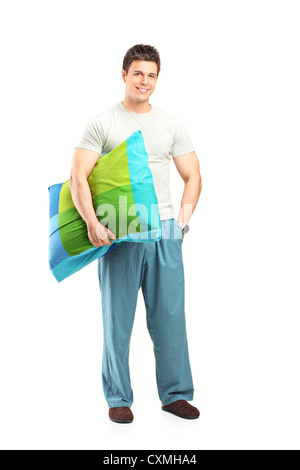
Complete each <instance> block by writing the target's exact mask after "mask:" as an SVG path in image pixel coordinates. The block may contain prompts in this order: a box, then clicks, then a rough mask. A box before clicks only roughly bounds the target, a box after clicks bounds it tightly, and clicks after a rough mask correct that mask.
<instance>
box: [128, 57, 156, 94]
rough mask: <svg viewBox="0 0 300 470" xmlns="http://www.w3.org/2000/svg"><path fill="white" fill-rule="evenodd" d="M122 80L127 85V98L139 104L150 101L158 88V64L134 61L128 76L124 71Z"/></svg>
mask: <svg viewBox="0 0 300 470" xmlns="http://www.w3.org/2000/svg"><path fill="white" fill-rule="evenodd" d="M122 79H123V81H124V82H125V83H126V96H128V97H129V98H130V99H132V100H134V101H138V102H143V101H148V100H149V97H150V95H151V94H152V93H153V91H154V89H155V86H156V81H157V64H156V62H147V61H146V60H134V61H133V62H132V63H131V65H130V68H129V70H128V73H127V75H125V71H124V70H122Z"/></svg>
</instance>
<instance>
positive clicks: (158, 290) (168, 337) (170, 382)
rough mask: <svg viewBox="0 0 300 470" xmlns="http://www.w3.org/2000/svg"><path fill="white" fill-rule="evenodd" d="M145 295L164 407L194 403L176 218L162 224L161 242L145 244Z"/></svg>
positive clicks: (180, 245)
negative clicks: (178, 402)
mask: <svg viewBox="0 0 300 470" xmlns="http://www.w3.org/2000/svg"><path fill="white" fill-rule="evenodd" d="M145 245H146V247H145V249H146V256H145V259H146V261H145V267H144V274H143V279H142V292H143V296H144V300H145V305H146V311H147V327H148V331H149V334H150V336H151V339H152V342H153V346H154V354H155V360H156V381H157V387H158V395H159V398H160V400H161V402H162V404H163V405H168V404H170V403H172V402H173V401H176V400H180V399H183V400H192V399H193V394H194V388H193V380H192V374H191V368H190V362H189V352H188V343H187V336H186V323H185V311H184V269H183V261H182V233H181V229H180V228H179V226H178V224H177V222H176V220H175V219H168V220H163V221H162V239H161V240H160V241H159V242H157V243H148V244H145Z"/></svg>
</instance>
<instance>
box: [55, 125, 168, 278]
mask: <svg viewBox="0 0 300 470" xmlns="http://www.w3.org/2000/svg"><path fill="white" fill-rule="evenodd" d="M88 183H89V186H90V189H91V193H92V199H93V206H94V209H95V212H96V215H97V218H98V220H99V221H100V222H101V223H102V224H103V225H105V226H106V227H108V228H109V229H110V230H112V231H113V232H114V233H115V234H116V236H117V240H116V241H114V240H112V239H110V241H111V245H104V246H100V247H98V248H96V247H95V246H94V245H92V243H91V242H90V240H89V238H88V234H87V226H86V223H85V221H84V220H83V219H82V217H81V216H80V214H79V212H78V211H77V209H76V207H75V205H74V203H73V200H72V196H71V191H70V186H69V180H67V181H66V182H65V183H60V184H54V185H52V186H50V187H49V188H48V190H49V199H50V211H49V212H50V213H49V215H50V238H49V265H50V269H51V271H52V273H53V275H54V277H55V278H56V280H57V281H58V282H61V281H62V280H63V279H65V278H67V277H68V276H70V275H71V274H73V273H75V272H76V271H78V270H80V269H82V268H83V267H84V266H86V265H87V264H89V263H91V262H92V261H94V260H96V259H97V258H100V257H102V256H104V255H106V254H107V253H109V252H110V251H112V250H114V249H116V248H117V247H118V246H119V245H120V244H121V243H123V242H124V241H129V242H155V241H158V240H160V239H161V221H160V216H159V210H158V202H157V197H156V193H155V189H154V186H153V177H152V173H151V171H150V168H149V165H148V155H147V152H146V149H145V144H144V139H143V135H142V132H141V131H140V130H138V131H136V132H134V133H133V134H132V135H131V136H130V137H128V138H127V139H126V140H124V142H122V143H121V144H120V145H118V146H117V147H116V148H114V149H113V150H112V151H111V152H109V153H107V154H105V155H102V156H100V157H99V159H98V161H97V163H96V165H95V167H94V169H93V171H92V172H91V174H90V176H89V178H88Z"/></svg>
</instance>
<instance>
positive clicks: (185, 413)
mask: <svg viewBox="0 0 300 470" xmlns="http://www.w3.org/2000/svg"><path fill="white" fill-rule="evenodd" d="M162 409H163V410H164V411H168V412H169V413H173V414H174V415H176V416H179V417H180V418H185V419H196V418H199V416H200V411H199V410H198V409H197V408H196V407H195V406H192V405H190V404H189V403H188V402H187V401H186V400H177V401H174V402H173V403H170V404H169V405H164V406H162Z"/></svg>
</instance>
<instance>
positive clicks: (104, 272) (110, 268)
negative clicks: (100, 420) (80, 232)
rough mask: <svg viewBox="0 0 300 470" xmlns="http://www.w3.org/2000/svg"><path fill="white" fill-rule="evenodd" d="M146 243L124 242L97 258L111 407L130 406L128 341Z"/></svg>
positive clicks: (104, 366)
mask: <svg viewBox="0 0 300 470" xmlns="http://www.w3.org/2000/svg"><path fill="white" fill-rule="evenodd" d="M144 245H146V244H145V243H134V242H124V243H122V244H121V245H120V246H119V247H117V248H116V249H115V250H113V251H111V252H110V253H108V254H107V255H105V256H104V257H102V258H99V260H98V276H99V285H100V290H101V297H102V315H103V357H102V384H103V391H104V395H105V398H106V401H107V403H108V406H109V407H118V406H129V407H130V406H131V405H132V402H133V392H132V388H131V382H130V372H129V343H130V337H131V332H132V326H133V321H134V315H135V309H136V304H137V297H138V291H139V288H140V285H141V277H142V272H143V263H144Z"/></svg>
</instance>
